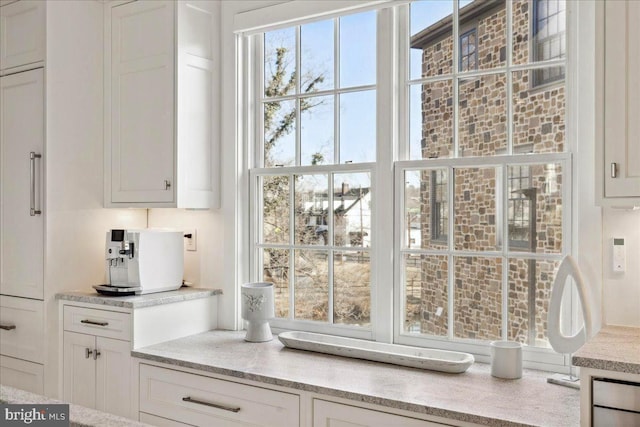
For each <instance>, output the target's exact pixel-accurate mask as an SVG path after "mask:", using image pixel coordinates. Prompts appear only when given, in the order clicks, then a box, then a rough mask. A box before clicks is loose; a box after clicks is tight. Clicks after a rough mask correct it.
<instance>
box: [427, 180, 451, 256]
mask: <svg viewBox="0 0 640 427" xmlns="http://www.w3.org/2000/svg"><path fill="white" fill-rule="evenodd" d="M431 206H432V208H431V240H435V241H438V242H443V243H445V244H446V242H447V236H448V233H447V231H448V230H449V209H448V208H447V175H446V172H445V171H444V170H435V171H432V172H431Z"/></svg>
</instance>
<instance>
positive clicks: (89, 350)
mask: <svg viewBox="0 0 640 427" xmlns="http://www.w3.org/2000/svg"><path fill="white" fill-rule="evenodd" d="M92 354H93V350H91V349H90V348H88V347H87V348H85V349H84V358H85V359H88V358H89V357H90V356H91V355H92Z"/></svg>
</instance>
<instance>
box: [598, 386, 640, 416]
mask: <svg viewBox="0 0 640 427" xmlns="http://www.w3.org/2000/svg"><path fill="white" fill-rule="evenodd" d="M593 404H594V405H598V406H606V407H608V408H616V409H624V410H627V411H635V412H640V384H636V383H623V382H613V381H605V380H599V379H594V380H593Z"/></svg>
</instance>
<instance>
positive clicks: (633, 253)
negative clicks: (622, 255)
mask: <svg viewBox="0 0 640 427" xmlns="http://www.w3.org/2000/svg"><path fill="white" fill-rule="evenodd" d="M603 223H604V227H603V235H602V245H603V248H604V250H603V268H602V270H603V272H604V283H603V287H602V300H603V307H604V319H603V323H605V324H608V325H621V326H637V327H640V211H631V212H630V211H626V210H620V209H612V208H605V209H604V215H603ZM614 237H615V238H620V237H622V238H624V240H625V246H626V255H627V256H626V258H627V268H626V271H625V272H624V273H614V272H613V269H612V267H611V266H612V262H613V261H612V244H613V238H614Z"/></svg>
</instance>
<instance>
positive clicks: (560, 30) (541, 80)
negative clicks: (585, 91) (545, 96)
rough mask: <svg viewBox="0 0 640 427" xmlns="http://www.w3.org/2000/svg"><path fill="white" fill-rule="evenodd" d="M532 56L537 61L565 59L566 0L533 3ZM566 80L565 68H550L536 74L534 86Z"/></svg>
mask: <svg viewBox="0 0 640 427" xmlns="http://www.w3.org/2000/svg"><path fill="white" fill-rule="evenodd" d="M532 7H533V13H534V19H533V27H532V28H533V35H532V43H533V46H532V55H533V59H534V60H536V61H545V60H550V59H559V58H564V56H565V54H566V41H565V33H566V4H565V0H534V1H533V3H532ZM563 78H564V69H563V68H549V69H542V70H537V71H535V72H534V75H533V79H534V82H533V83H534V85H541V84H547V83H551V82H553V81H556V80H561V79H563Z"/></svg>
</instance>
